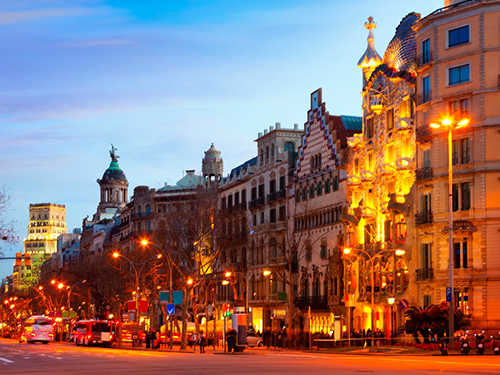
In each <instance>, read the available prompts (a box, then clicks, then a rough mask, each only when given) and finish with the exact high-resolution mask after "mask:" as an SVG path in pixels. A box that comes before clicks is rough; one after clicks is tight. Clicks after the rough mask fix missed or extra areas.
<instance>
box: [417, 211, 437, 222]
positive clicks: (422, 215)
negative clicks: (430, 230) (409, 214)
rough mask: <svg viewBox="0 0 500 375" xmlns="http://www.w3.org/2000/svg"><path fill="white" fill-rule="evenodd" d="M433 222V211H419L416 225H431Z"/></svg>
mask: <svg viewBox="0 0 500 375" xmlns="http://www.w3.org/2000/svg"><path fill="white" fill-rule="evenodd" d="M432 221H433V217H432V211H431V210H424V211H418V212H417V213H416V214H415V224H417V225H421V224H430V223H432Z"/></svg>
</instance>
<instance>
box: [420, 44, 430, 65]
mask: <svg viewBox="0 0 500 375" xmlns="http://www.w3.org/2000/svg"><path fill="white" fill-rule="evenodd" d="M430 61H431V40H430V39H426V40H424V41H423V42H422V65H423V64H427V63H428V62H430Z"/></svg>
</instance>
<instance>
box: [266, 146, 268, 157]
mask: <svg viewBox="0 0 500 375" xmlns="http://www.w3.org/2000/svg"><path fill="white" fill-rule="evenodd" d="M268 159H269V146H267V147H266V160H268Z"/></svg>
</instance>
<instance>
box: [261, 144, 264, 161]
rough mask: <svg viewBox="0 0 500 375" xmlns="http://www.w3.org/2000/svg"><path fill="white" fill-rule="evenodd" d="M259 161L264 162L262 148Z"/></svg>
mask: <svg viewBox="0 0 500 375" xmlns="http://www.w3.org/2000/svg"><path fill="white" fill-rule="evenodd" d="M260 162H261V163H263V162H264V150H263V149H262V148H261V149H260Z"/></svg>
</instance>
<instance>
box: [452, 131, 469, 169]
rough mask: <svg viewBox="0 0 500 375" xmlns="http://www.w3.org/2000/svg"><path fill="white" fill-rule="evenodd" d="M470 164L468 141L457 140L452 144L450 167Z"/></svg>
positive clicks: (466, 139) (465, 139) (467, 139)
mask: <svg viewBox="0 0 500 375" xmlns="http://www.w3.org/2000/svg"><path fill="white" fill-rule="evenodd" d="M467 163H470V139H469V138H464V139H457V140H455V141H453V143H452V165H457V164H467Z"/></svg>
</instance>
